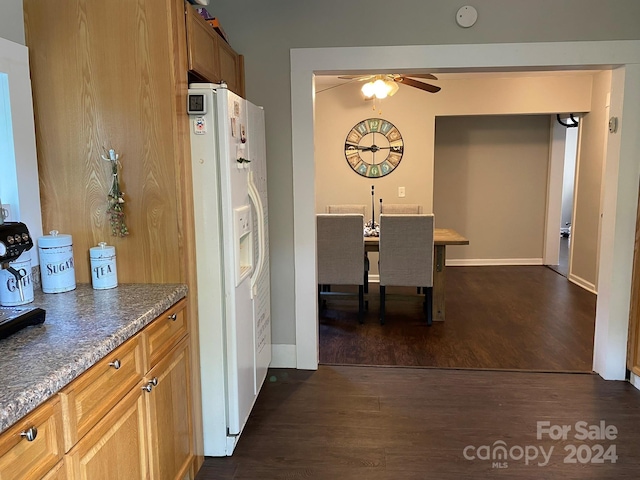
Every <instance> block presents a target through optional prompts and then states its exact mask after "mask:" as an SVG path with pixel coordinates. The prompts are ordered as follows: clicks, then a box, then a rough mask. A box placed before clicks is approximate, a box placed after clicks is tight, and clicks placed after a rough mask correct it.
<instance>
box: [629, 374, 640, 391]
mask: <svg viewBox="0 0 640 480" xmlns="http://www.w3.org/2000/svg"><path fill="white" fill-rule="evenodd" d="M629 383H630V384H631V385H633V386H634V387H636V388H637V389H638V390H640V377H638V375H636V374H635V373H633V372H631V377H630V378H629Z"/></svg>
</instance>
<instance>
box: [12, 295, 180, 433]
mask: <svg viewBox="0 0 640 480" xmlns="http://www.w3.org/2000/svg"><path fill="white" fill-rule="evenodd" d="M186 294H187V286H186V285H182V284H121V285H118V286H117V287H116V288H112V289H108V290H94V289H93V288H92V287H91V285H90V284H79V285H78V286H77V288H76V289H75V290H73V291H71V292H65V293H55V294H46V293H42V291H36V292H35V298H34V301H33V302H32V303H29V304H28V305H26V306H28V307H39V308H42V309H44V310H45V311H46V319H45V322H44V323H43V324H42V325H38V326H32V327H27V328H25V329H23V330H21V331H19V332H17V333H14V334H13V335H11V336H10V337H8V338H5V339H3V340H0V432H2V431H4V430H6V429H7V428H8V427H9V426H11V425H12V424H14V423H15V422H17V421H18V420H20V418H22V417H23V416H24V415H26V414H27V413H29V412H30V411H32V410H33V409H35V408H36V407H37V406H38V405H40V404H41V403H43V402H44V401H45V400H47V399H48V398H50V397H52V396H53V395H54V394H55V393H56V392H58V391H59V390H61V389H62V388H63V387H64V386H66V385H67V384H68V383H69V382H71V381H72V380H73V379H75V378H76V377H78V376H79V375H80V374H82V373H83V372H84V371H86V370H87V369H89V368H90V367H91V366H93V365H94V364H95V363H96V362H97V361H99V360H100V359H102V358H103V357H105V356H106V355H107V354H108V353H109V352H111V351H112V350H114V349H115V348H116V347H118V346H120V345H121V344H122V343H124V342H125V341H126V340H127V339H129V338H131V337H132V336H133V335H134V334H136V333H137V332H139V331H140V330H141V329H142V328H143V327H144V326H145V325H147V324H149V323H150V322H151V321H152V320H153V319H155V318H156V317H157V316H158V315H160V314H161V313H162V312H164V311H165V310H167V309H168V308H169V307H171V306H172V305H173V304H175V303H176V302H177V301H179V300H180V299H181V298H183V297H185V296H186Z"/></svg>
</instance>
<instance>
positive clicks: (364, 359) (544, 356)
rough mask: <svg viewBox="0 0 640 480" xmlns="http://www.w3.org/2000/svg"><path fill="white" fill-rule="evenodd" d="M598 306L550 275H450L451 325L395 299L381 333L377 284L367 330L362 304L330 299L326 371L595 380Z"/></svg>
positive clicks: (325, 322) (458, 270)
mask: <svg viewBox="0 0 640 480" xmlns="http://www.w3.org/2000/svg"><path fill="white" fill-rule="evenodd" d="M388 290H390V291H392V290H391V289H390V288H389V289H388ZM395 292H396V293H408V294H414V293H415V289H396V290H395ZM595 305H596V296H595V295H593V294H592V293H589V292H587V291H586V290H584V289H582V288H580V287H578V286H576V285H574V284H573V283H571V282H569V281H568V280H567V279H566V278H565V277H563V276H561V275H559V274H558V273H556V272H554V271H553V270H551V269H549V268H547V267H543V266H522V267H520V266H515V267H514V266H492V267H447V278H446V321H444V322H435V321H434V322H433V325H432V326H431V327H428V326H427V325H426V322H425V320H424V315H423V314H422V304H421V301H420V300H419V299H418V298H417V297H415V298H411V297H400V298H398V299H394V298H393V297H389V298H388V300H387V319H386V324H385V325H382V326H381V325H380V324H379V321H378V307H379V301H378V286H377V284H372V285H371V286H370V295H369V311H368V312H367V315H366V317H365V322H364V324H363V325H359V324H358V321H357V309H358V307H357V299H355V300H347V299H335V300H334V299H329V300H328V302H327V308H326V310H323V312H322V314H321V317H320V363H321V364H341V365H343V364H352V365H353V364H355V365H387V366H388V365H404V366H422V367H441V368H443V367H446V368H473V369H505V370H512V369H515V370H529V371H549V372H590V371H591V368H592V358H593V336H594V327H595Z"/></svg>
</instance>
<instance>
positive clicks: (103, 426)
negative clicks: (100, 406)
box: [66, 384, 149, 480]
mask: <svg viewBox="0 0 640 480" xmlns="http://www.w3.org/2000/svg"><path fill="white" fill-rule="evenodd" d="M141 386H142V385H141V384H139V385H137V386H136V387H134V388H133V390H131V392H129V394H128V395H127V396H126V397H125V398H124V399H123V400H122V401H121V402H120V403H118V404H117V405H116V406H115V407H114V408H113V409H112V410H111V411H110V412H109V414H108V415H107V416H105V417H104V418H103V419H102V420H101V421H100V422H98V424H97V425H96V426H95V427H94V428H92V429H91V431H89V433H87V435H85V437H84V438H83V439H82V440H80V441H79V442H78V444H77V445H76V446H75V447H74V448H73V449H71V451H70V452H69V453H68V454H67V456H66V460H67V462H68V465H67V468H69V470H71V473H72V478H73V479H74V480H119V479H122V480H125V479H126V480H129V479H134V478H135V479H148V478H149V470H148V468H147V461H148V457H147V447H148V445H147V436H146V430H145V417H146V413H147V412H146V405H145V401H144V400H145V399H144V397H143V396H142V389H141V388H140V387H141Z"/></svg>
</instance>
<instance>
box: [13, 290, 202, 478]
mask: <svg viewBox="0 0 640 480" xmlns="http://www.w3.org/2000/svg"><path fill="white" fill-rule="evenodd" d="M185 307H186V300H184V299H183V300H181V301H180V302H178V303H177V304H176V305H174V306H173V307H172V308H171V309H169V310H167V312H165V313H164V314H162V315H161V316H159V317H158V318H157V319H156V320H154V321H153V322H152V323H151V324H149V325H148V326H147V327H146V328H145V329H143V330H142V332H140V333H138V334H137V335H135V336H134V337H133V338H131V339H129V340H127V342H125V343H124V344H123V345H121V346H120V347H118V348H117V349H116V350H114V351H113V352H111V353H110V354H109V355H108V356H107V357H106V358H104V359H103V360H101V361H100V362H98V363H97V364H96V365H94V366H93V367H91V369H89V370H88V371H87V372H85V373H84V374H82V375H81V376H80V377H78V378H77V379H76V380H74V381H73V382H71V383H70V384H69V385H67V386H66V387H65V388H64V389H63V390H62V391H61V392H60V393H59V394H58V395H56V396H54V397H53V398H52V399H50V400H48V401H47V402H46V403H45V404H43V405H42V406H40V407H38V408H37V409H36V410H34V411H33V412H32V413H30V414H29V415H27V416H26V417H25V418H23V419H22V420H20V421H19V422H18V423H16V425H14V426H13V427H11V428H10V429H8V430H7V431H6V432H4V433H3V434H2V435H1V436H0V480H13V479H20V480H28V479H42V478H44V479H47V480H62V479H72V480H118V479H123V480H133V479H152V480H165V479H167V480H168V479H172V480H173V479H176V478H180V479H191V478H193V474H194V472H193V470H192V463H193V459H194V455H193V450H194V447H193V432H192V422H191V418H192V413H191V385H190V378H191V373H190V372H191V367H190V364H189V358H190V356H189V333H188V329H187V327H186V325H187V319H186V312H185ZM35 431H37V434H35V433H34V432H35Z"/></svg>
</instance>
